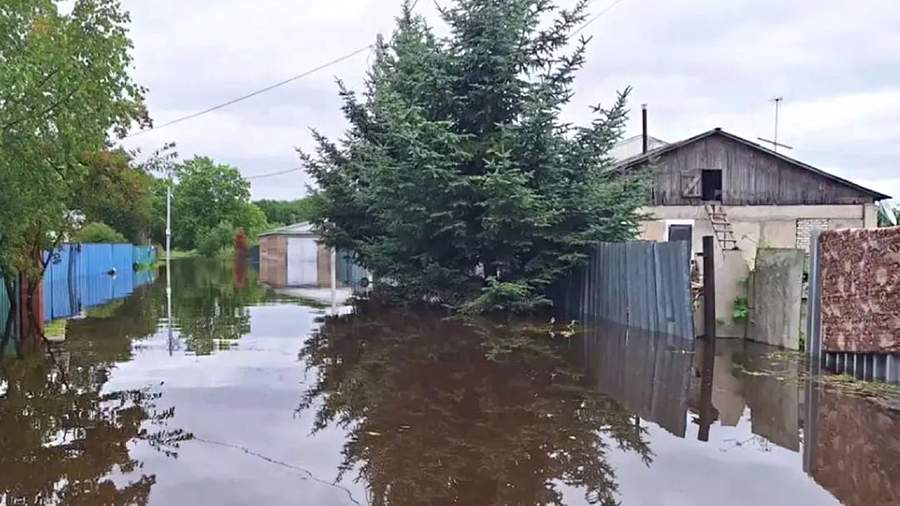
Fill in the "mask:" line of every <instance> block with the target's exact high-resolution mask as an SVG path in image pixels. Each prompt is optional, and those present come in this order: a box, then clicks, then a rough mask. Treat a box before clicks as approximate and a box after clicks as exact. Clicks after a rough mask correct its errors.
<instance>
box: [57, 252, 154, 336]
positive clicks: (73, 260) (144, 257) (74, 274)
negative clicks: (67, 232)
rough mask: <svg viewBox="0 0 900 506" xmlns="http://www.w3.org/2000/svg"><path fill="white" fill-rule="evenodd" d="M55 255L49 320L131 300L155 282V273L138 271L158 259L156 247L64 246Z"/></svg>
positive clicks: (144, 270) (143, 270)
mask: <svg viewBox="0 0 900 506" xmlns="http://www.w3.org/2000/svg"><path fill="white" fill-rule="evenodd" d="M52 255H53V257H52V258H51V260H50V263H49V264H48V266H47V271H46V272H45V273H44V281H43V289H44V315H43V316H44V320H45V321H50V320H56V319H59V318H68V317H71V316H75V315H78V314H79V313H81V312H82V311H84V310H86V309H89V308H91V307H95V306H100V305H103V304H106V303H107V302H110V301H112V300H115V299H120V298H123V297H127V296H128V295H130V294H131V292H133V291H134V289H135V288H137V287H139V286H141V285H143V284H146V283H149V282H151V281H152V280H153V273H152V271H150V270H146V269H138V268H139V267H140V266H141V265H143V264H150V263H152V262H154V261H155V260H156V252H155V250H154V249H153V248H152V247H150V246H134V245H131V244H63V245H61V246H60V247H59V248H58V249H57V250H56V251H54V252H53V253H52Z"/></svg>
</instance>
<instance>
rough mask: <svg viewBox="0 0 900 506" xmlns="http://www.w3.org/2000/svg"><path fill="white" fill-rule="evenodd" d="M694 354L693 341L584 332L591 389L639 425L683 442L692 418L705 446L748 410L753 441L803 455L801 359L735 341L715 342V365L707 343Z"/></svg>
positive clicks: (620, 329)
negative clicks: (648, 425)
mask: <svg viewBox="0 0 900 506" xmlns="http://www.w3.org/2000/svg"><path fill="white" fill-rule="evenodd" d="M694 348H695V346H694V341H692V340H688V339H682V338H676V337H671V336H663V335H658V334H653V333H649V332H647V331H642V330H639V329H634V328H628V327H624V326H622V325H617V324H614V323H610V322H603V323H602V324H601V323H594V324H591V325H588V326H587V330H586V332H585V342H584V352H585V360H586V362H587V369H588V374H589V376H590V378H591V381H592V383H593V384H594V386H595V387H596V389H597V390H598V391H600V392H601V393H603V394H606V395H608V396H610V397H612V398H614V399H616V400H618V401H619V402H621V403H622V404H623V405H624V406H625V407H626V408H628V409H629V410H631V411H634V412H635V414H637V415H638V416H640V417H641V418H643V419H645V420H648V421H651V422H653V423H656V424H657V425H659V426H661V427H663V428H664V429H666V430H667V431H668V432H670V433H672V434H674V435H676V436H678V437H682V438H683V437H685V435H686V432H687V431H686V428H687V423H688V418H689V416H691V417H694V422H693V423H697V424H698V425H700V430H699V437H700V439H703V440H705V439H708V436H709V432H710V431H711V430H713V431H714V430H715V427H716V426H717V425H719V426H726V427H736V426H737V425H738V424H739V422H740V421H741V420H742V419H743V418H744V417H745V416H746V414H747V408H749V413H750V420H749V421H750V429H751V431H752V433H753V434H755V435H757V436H761V437H762V438H764V439H766V440H767V441H769V442H771V443H773V444H775V445H778V446H780V447H782V448H785V449H788V450H792V451H799V449H800V406H801V404H800V402H801V398H800V393H799V388H800V383H799V377H798V372H799V364H798V363H797V361H796V359H794V358H787V359H783V360H779V359H775V358H773V357H772V356H771V355H770V354H769V353H768V352H770V351H771V348H768V347H766V346H763V345H759V344H757V343H750V342H743V341H737V340H719V341H717V343H716V349H715V350H714V351H713V352H712V353H714V354H715V360H714V361H712V360H707V358H709V357H708V356H707V355H708V354H709V353H710V351H709V349H708V347H707V344H706V343H703V342H700V343H698V344H697V346H696V348H697V349H696V352H695V351H694ZM759 371H765V372H764V373H763V372H759ZM689 411H690V412H691V413H693V415H689Z"/></svg>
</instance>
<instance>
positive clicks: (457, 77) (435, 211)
mask: <svg viewBox="0 0 900 506" xmlns="http://www.w3.org/2000/svg"><path fill="white" fill-rule="evenodd" d="M587 6H588V0H583V1H580V2H579V3H578V4H577V5H576V6H575V7H574V8H573V9H572V10H559V9H557V8H556V7H555V6H554V5H553V3H552V2H551V1H549V0H456V1H455V2H454V3H453V5H452V7H448V8H446V9H443V10H442V11H441V15H442V18H443V20H444V22H446V24H447V25H448V27H449V34H448V35H447V36H446V37H439V36H437V35H436V34H435V33H434V32H433V31H432V29H431V27H429V26H428V25H427V24H426V22H425V20H424V19H423V18H422V17H420V16H417V15H416V14H414V13H413V12H412V9H411V7H410V5H409V2H406V3H405V4H404V7H403V12H402V15H401V16H400V18H399V19H398V25H397V28H396V31H395V33H394V35H393V37H391V39H390V40H389V41H387V42H385V41H382V40H380V39H379V41H378V43H377V45H376V56H375V60H374V63H373V66H372V68H371V69H370V72H369V76H368V79H367V83H366V89H365V91H364V93H363V95H362V97H361V98H360V97H359V96H358V95H357V94H356V93H354V92H353V91H350V90H348V89H347V88H346V87H345V86H344V85H343V84H340V93H341V96H342V98H343V101H344V106H343V112H344V114H345V116H346V118H347V120H348V122H349V124H350V128H349V130H348V132H347V134H346V137H345V138H344V139H343V140H342V141H341V142H339V143H334V142H331V141H330V140H328V139H326V138H324V137H322V136H321V135H318V134H316V137H317V141H318V144H319V146H318V149H317V152H316V153H315V154H314V155H312V154H302V156H303V158H304V161H305V163H306V166H307V170H308V171H309V173H310V174H311V175H312V177H313V178H314V179H315V181H316V183H317V184H318V188H319V190H318V194H317V198H318V199H319V200H320V205H321V215H320V216H319V217H318V224H319V225H320V226H321V227H322V229H323V234H324V237H325V239H326V240H327V242H328V243H329V244H331V245H334V246H337V247H339V248H345V249H349V250H351V251H353V252H354V253H355V254H356V255H357V256H358V259H359V261H360V262H361V263H362V264H363V265H365V266H366V267H368V268H369V269H370V270H371V271H373V272H374V273H375V275H376V276H377V277H378V278H380V279H385V280H389V281H390V282H391V283H390V284H391V285H394V286H396V287H398V288H399V289H400V290H398V292H400V293H402V294H403V296H404V297H407V298H409V299H410V300H415V301H421V300H427V301H432V302H440V303H443V304H447V305H450V306H453V307H455V308H458V309H466V310H470V311H496V310H500V311H509V310H511V311H525V310H530V309H533V308H535V307H537V306H539V305H543V304H546V303H548V302H549V301H548V298H547V296H546V293H547V289H548V288H549V287H550V285H551V284H552V283H553V282H554V281H555V280H557V279H558V278H559V277H560V276H561V275H563V274H564V273H566V272H567V271H568V270H570V269H571V268H572V267H574V266H576V265H578V264H579V262H581V261H583V260H584V259H585V258H586V252H587V250H588V247H589V245H590V244H591V243H592V242H594V241H598V240H612V241H618V240H625V239H629V238H632V237H633V236H634V234H635V231H636V229H637V220H638V214H637V208H638V207H639V205H640V204H642V203H643V200H642V199H643V198H644V195H645V191H646V186H645V185H644V184H643V182H642V181H641V180H640V179H636V178H635V177H633V176H626V175H623V174H621V173H618V172H616V171H614V170H612V160H611V159H610V158H609V156H608V153H609V150H610V148H611V147H612V146H613V145H614V144H615V142H616V141H617V140H618V139H619V138H620V136H621V133H622V129H623V126H624V122H625V119H626V114H627V110H626V97H627V94H628V90H627V89H626V90H625V91H623V92H621V93H619V94H618V97H617V100H616V101H615V102H614V103H613V104H612V105H611V106H610V107H607V108H603V107H601V106H596V107H594V108H593V112H594V114H595V119H594V120H593V121H592V123H591V124H590V125H588V126H575V125H571V124H568V123H565V122H563V121H562V120H561V119H560V111H561V109H562V108H563V107H564V106H565V105H566V104H567V103H568V102H569V101H570V100H571V98H572V94H573V91H572V87H573V81H574V78H575V74H576V72H577V71H578V70H579V69H580V68H581V67H582V65H583V64H584V61H585V54H586V48H587V45H588V42H589V40H587V39H584V38H581V39H579V40H574V39H573V35H572V34H573V32H574V31H575V30H577V28H578V27H579V26H580V25H581V23H583V22H584V21H585V19H586V16H587V14H588V9H587Z"/></svg>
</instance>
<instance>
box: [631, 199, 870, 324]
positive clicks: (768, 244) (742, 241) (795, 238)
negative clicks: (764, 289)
mask: <svg viewBox="0 0 900 506" xmlns="http://www.w3.org/2000/svg"><path fill="white" fill-rule="evenodd" d="M722 209H723V210H724V211H725V213H726V214H727V216H728V220H729V221H730V222H731V224H732V228H733V230H734V235H735V239H736V240H737V245H738V248H739V250H740V251H739V252H738V253H733V252H730V251H721V250H720V249H718V248H719V245H718V244H717V245H716V248H717V254H716V263H717V271H716V295H717V301H716V315H717V319H718V326H717V329H716V335H717V336H719V337H746V336H747V329H746V325H745V323H743V322H736V321H734V319H733V310H734V300H735V299H736V298H738V297H746V296H748V291H747V286H746V284H745V281H746V280H747V278H748V276H749V273H750V270H752V269H753V268H754V267H755V264H756V257H757V250H758V249H759V248H761V247H762V248H785V249H791V248H799V249H801V250H803V251H809V233H810V231H811V230H813V229H823V228H825V229H831V230H834V229H846V228H862V227H864V226H865V227H867V228H874V227H875V226H876V225H877V207H876V206H875V205H874V204H852V205H793V206H723V207H722ZM642 212H643V213H645V214H647V215H649V216H651V217H652V218H653V219H652V220H648V221H644V222H642V223H641V228H640V238H641V239H644V240H650V241H666V240H667V238H668V228H669V227H670V226H671V225H675V224H690V225H693V227H694V230H693V244H692V245H691V246H692V258H694V259H697V262H698V264H702V261H700V260H699V257H698V255H699V253H700V252H701V251H702V249H703V236H705V235H714V233H713V229H712V225H711V224H710V222H709V218H708V216H707V214H706V210H705V209H704V208H703V206H653V207H645V208H643V209H642ZM738 259H740V260H742V261H743V263H744V265H741V264H740V262H739V261H738ZM699 311H702V303H701V304H700V305H699V307H698V313H699ZM699 314H701V315H702V313H699ZM701 320H702V317H699V318H695V323H696V325H695V327H696V328H697V329H698V330H697V332H698V333H702V332H703V328H702V322H701Z"/></svg>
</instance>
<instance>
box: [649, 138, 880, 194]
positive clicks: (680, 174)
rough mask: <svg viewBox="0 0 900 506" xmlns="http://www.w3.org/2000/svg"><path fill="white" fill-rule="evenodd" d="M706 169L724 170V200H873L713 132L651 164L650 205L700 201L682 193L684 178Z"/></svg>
mask: <svg viewBox="0 0 900 506" xmlns="http://www.w3.org/2000/svg"><path fill="white" fill-rule="evenodd" d="M704 169H718V170H721V171H722V186H723V188H722V189H723V193H724V194H723V200H722V203H723V204H724V205H735V206H739V205H823V204H864V203H871V202H873V199H872V197H871V196H870V195H866V194H864V193H862V192H859V191H857V190H855V189H853V188H850V187H848V186H846V185H842V184H840V183H838V182H836V181H833V180H831V179H828V178H826V177H824V176H821V175H819V174H816V173H814V172H811V171H808V170H805V169H802V168H799V167H796V166H794V165H792V164H790V163H788V162H785V161H783V160H781V159H779V158H777V157H775V156H772V155H771V154H769V153H766V152H764V151H760V150H757V149H753V148H751V147H750V146H746V145H744V144H741V143H739V142H735V141H733V140H731V139H727V138H725V137H722V136H717V135H713V136H710V137H707V138H704V139H700V140H698V141H697V142H694V143H691V144H688V145H686V146H683V147H680V148H678V149H675V150H672V151H670V152H668V153H666V154H664V155H662V156H661V157H660V160H659V161H658V162H657V165H656V167H655V180H656V184H655V188H654V198H653V200H654V204H655V205H664V206H677V205H698V204H700V199H698V198H686V197H683V196H682V180H683V179H684V176H686V175H698V174H699V173H700V171H702V170H704Z"/></svg>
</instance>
